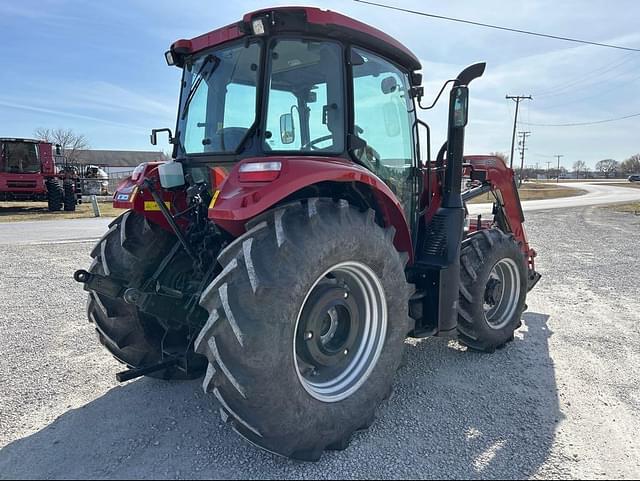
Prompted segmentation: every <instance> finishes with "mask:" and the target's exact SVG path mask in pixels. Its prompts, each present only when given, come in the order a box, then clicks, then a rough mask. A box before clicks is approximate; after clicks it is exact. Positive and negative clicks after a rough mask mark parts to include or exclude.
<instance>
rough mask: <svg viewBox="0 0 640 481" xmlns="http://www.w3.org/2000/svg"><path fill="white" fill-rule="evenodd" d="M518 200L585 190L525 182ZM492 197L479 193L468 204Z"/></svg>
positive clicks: (490, 200) (573, 194) (550, 196)
mask: <svg viewBox="0 0 640 481" xmlns="http://www.w3.org/2000/svg"><path fill="white" fill-rule="evenodd" d="M518 192H519V193H520V200H522V201H525V200H542V199H559V198H561V197H575V196H577V195H583V194H586V193H587V191H586V190H582V189H575V188H573V187H566V186H561V185H555V184H537V183H525V184H523V185H522V187H520V189H518ZM493 200H494V198H493V195H492V194H491V193H488V194H485V195H481V196H480V197H476V198H475V199H473V200H472V201H471V202H469V203H470V204H484V203H488V202H493Z"/></svg>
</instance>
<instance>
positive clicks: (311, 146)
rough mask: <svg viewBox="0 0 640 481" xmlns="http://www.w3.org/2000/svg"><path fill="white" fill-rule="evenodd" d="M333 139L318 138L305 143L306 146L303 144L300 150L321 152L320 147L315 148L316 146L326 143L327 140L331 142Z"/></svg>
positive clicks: (330, 137) (326, 136)
mask: <svg viewBox="0 0 640 481" xmlns="http://www.w3.org/2000/svg"><path fill="white" fill-rule="evenodd" d="M332 139H333V135H324V136H322V137H318V138H317V139H313V140H310V141H309V142H307V143H306V144H304V145H303V146H302V147H301V148H302V150H306V149H309V150H323V149H322V148H321V147H316V146H315V145H316V144H319V143H320V142H326V141H327V140H332Z"/></svg>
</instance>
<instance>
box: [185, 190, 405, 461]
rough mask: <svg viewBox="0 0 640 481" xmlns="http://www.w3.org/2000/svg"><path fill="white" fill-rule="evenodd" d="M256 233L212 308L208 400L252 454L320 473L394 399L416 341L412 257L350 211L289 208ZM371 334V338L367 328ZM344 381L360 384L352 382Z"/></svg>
mask: <svg viewBox="0 0 640 481" xmlns="http://www.w3.org/2000/svg"><path fill="white" fill-rule="evenodd" d="M247 228H248V230H247V232H246V233H245V234H244V235H242V236H241V237H239V238H238V239H236V240H235V241H234V242H233V243H232V244H230V245H229V246H228V247H227V248H226V249H225V250H223V251H222V252H221V253H220V255H219V257H218V261H219V262H220V264H221V265H222V267H223V271H222V272H221V273H220V275H219V276H218V277H217V278H216V279H215V280H214V281H213V282H212V284H211V285H210V286H209V287H208V289H206V290H205V292H204V293H203V295H202V298H201V305H202V306H203V307H205V308H206V309H207V310H208V311H209V313H210V317H209V321H208V322H207V324H206V325H205V327H204V328H203V329H202V332H201V333H200V336H199V337H198V339H197V340H196V343H195V346H196V351H197V352H199V353H201V354H204V355H206V356H207V358H208V359H209V368H208V371H207V375H206V376H205V379H204V389H205V391H206V392H213V394H214V396H215V397H216V398H217V400H218V402H219V403H220V405H221V415H222V417H223V419H224V420H227V419H228V420H230V421H231V422H232V423H233V427H234V429H235V430H236V431H237V432H238V433H239V434H241V435H242V436H243V437H245V438H246V439H247V440H249V442H251V443H252V444H255V445H257V446H259V447H261V448H263V449H265V450H267V451H270V452H272V453H276V454H279V455H282V456H287V457H291V458H294V459H299V460H304V461H316V460H318V459H319V458H320V456H321V455H322V452H323V451H324V450H325V449H345V448H346V447H347V446H348V444H349V440H350V439H351V436H352V435H353V433H354V432H355V431H357V430H360V429H365V428H366V427H368V426H369V425H370V424H371V423H372V422H373V419H374V416H375V411H376V409H377V407H378V406H379V404H380V403H381V402H382V401H383V400H384V399H385V398H386V397H387V396H388V395H389V393H390V391H391V386H392V382H393V377H394V374H395V372H396V370H397V368H398V366H399V365H400V362H401V359H402V353H403V351H404V340H405V337H406V335H407V332H408V331H409V323H408V312H407V311H408V298H409V287H408V284H407V283H406V280H405V274H404V265H405V263H406V260H407V256H406V254H400V253H399V252H398V251H396V249H395V248H394V246H393V237H394V229H393V228H388V229H386V230H385V229H384V228H382V227H380V226H379V225H377V224H376V223H375V221H374V212H373V211H372V210H369V211H368V212H364V213H363V212H360V211H359V210H357V209H356V208H354V207H352V206H350V205H349V204H348V203H347V202H346V201H341V202H340V203H336V202H333V201H331V200H326V199H310V200H308V201H304V202H301V203H295V204H291V205H287V206H284V207H280V208H278V209H276V210H274V211H270V212H268V213H266V214H265V215H263V216H261V217H260V218H259V219H256V220H255V221H253V222H251V223H250V224H249V225H248V226H247ZM327 272H330V273H331V274H330V275H327V276H325V275H324V274H326V273H327ZM349 273H353V277H349V276H350V274H349ZM358 276H360V277H358ZM354 279H357V280H355V281H354ZM352 281H354V282H352ZM359 283H360V287H362V290H358V287H354V286H358V284H359ZM363 286H364V287H363ZM367 289H368V290H367ZM364 292H367V293H368V294H371V295H370V296H369V297H367V296H365V295H364V294H363V293H364ZM349 293H350V294H351V295H350V296H349ZM332 296H333V297H332ZM343 298H344V302H341V300H342V299H343ZM319 299H324V300H323V301H320V300H319ZM350 299H351V301H350ZM321 302H324V304H322V303H321ZM348 302H352V304H348ZM366 302H369V304H366ZM365 304H366V305H367V306H369V307H367V308H366V309H364V310H363V309H362V306H364V305H365ZM327 306H328V307H329V310H323V309H324V308H326V307H327ZM332 306H333V307H332ZM345 306H346V307H345ZM349 306H351V307H349ZM303 307H304V309H303ZM334 311H335V313H334V315H332V312H334ZM338 311H340V314H339V316H341V317H338V314H336V313H337V312H338ZM345 312H346V314H345ZM365 312H366V315H365V314H364V313H365ZM314 313H316V314H314ZM369 313H371V315H369ZM325 314H327V315H328V316H327V315H325ZM334 318H335V319H334ZM323 319H324V320H326V321H327V323H326V327H327V329H324V330H322V329H320V330H317V331H316V333H315V334H314V335H312V336H311V337H307V338H305V337H304V336H305V334H307V332H305V329H303V326H304V328H306V327H307V326H310V325H312V324H311V323H312V322H313V321H317V323H316V324H314V325H315V326H316V327H318V326H320V325H321V324H322V322H324V321H323ZM359 323H363V324H359ZM364 323H368V324H367V325H369V326H370V329H369V330H368V331H366V332H367V333H368V334H367V335H365V334H363V332H365V331H362V330H360V328H356V326H360V325H364ZM334 324H335V325H334ZM383 324H384V326H385V329H384V330H383V329H382V325H383ZM332 330H333V332H331V333H330V331H332ZM371 333H376V335H373V334H371ZM314 336H315V337H314ZM305 339H306V340H305ZM307 341H309V346H310V347H309V348H308V350H309V352H310V351H311V350H312V348H313V346H316V347H317V346H320V347H322V348H323V349H325V351H323V352H324V354H326V356H327V359H328V360H327V361H326V362H327V365H331V366H332V367H331V368H328V367H327V366H326V365H321V364H317V365H315V364H314V365H315V366H316V367H317V369H316V370H315V371H313V370H312V371H309V366H311V365H312V364H313V363H314V362H316V361H315V359H316V358H315V357H309V356H308V354H309V352H306V351H305V349H307V348H306V347H305V342H307ZM350 343H351V344H350ZM345 346H348V347H352V348H353V349H352V350H351V351H349V348H348V347H347V348H345ZM341 353H343V354H344V356H347V357H343V358H340V356H341ZM362 353H365V354H362ZM371 353H374V354H376V355H375V356H374V355H373V354H371ZM350 356H351V357H350ZM358 356H360V357H358ZM376 356H377V357H376ZM303 358H304V360H303ZM329 358H330V359H329ZM331 363H333V364H331ZM301 366H304V368H302V367H301ZM310 372H311V373H310ZM339 373H343V374H344V373H348V375H347V374H344V376H346V377H344V378H343V379H342V381H343V382H338V380H340V379H341V378H340V375H341V374H339ZM315 376H322V379H320V381H315V379H316V377H315ZM324 376H326V377H324ZM346 380H349V382H351V383H352V384H349V382H347V381H346ZM322 382H326V384H328V385H327V386H318V384H319V383H320V384H322Z"/></svg>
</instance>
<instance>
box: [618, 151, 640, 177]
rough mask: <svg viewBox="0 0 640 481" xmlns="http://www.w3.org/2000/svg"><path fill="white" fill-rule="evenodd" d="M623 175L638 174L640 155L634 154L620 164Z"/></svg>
mask: <svg viewBox="0 0 640 481" xmlns="http://www.w3.org/2000/svg"><path fill="white" fill-rule="evenodd" d="M620 170H621V171H622V173H623V174H640V154H635V155H632V156H631V157H629V158H628V159H627V160H625V161H624V162H622V164H620Z"/></svg>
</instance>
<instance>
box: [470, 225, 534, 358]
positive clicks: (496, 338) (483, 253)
mask: <svg viewBox="0 0 640 481" xmlns="http://www.w3.org/2000/svg"><path fill="white" fill-rule="evenodd" d="M460 264H461V267H460V299H459V303H458V336H459V339H460V341H461V342H462V343H463V344H465V345H466V346H468V347H469V348H471V349H474V350H477V351H483V352H494V351H495V350H496V349H497V348H500V347H502V346H504V345H505V344H506V343H507V342H509V341H512V340H513V337H514V332H515V330H516V329H518V327H520V325H521V319H522V312H523V311H524V310H525V302H526V297H527V267H526V259H525V257H524V254H523V253H522V250H521V249H520V247H519V246H518V244H517V243H516V241H515V240H514V238H513V237H512V236H508V235H506V234H504V233H503V232H502V231H500V230H498V229H487V230H482V231H479V232H476V233H474V234H472V235H471V236H469V237H468V238H467V239H465V240H464V241H463V243H462V249H461V257H460Z"/></svg>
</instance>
